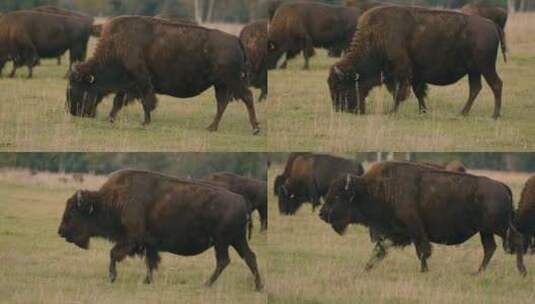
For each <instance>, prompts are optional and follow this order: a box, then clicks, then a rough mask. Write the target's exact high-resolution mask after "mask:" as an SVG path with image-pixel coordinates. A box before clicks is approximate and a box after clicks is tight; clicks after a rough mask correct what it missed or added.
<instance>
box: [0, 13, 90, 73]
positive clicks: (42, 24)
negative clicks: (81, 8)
mask: <svg viewBox="0 0 535 304" xmlns="http://www.w3.org/2000/svg"><path fill="white" fill-rule="evenodd" d="M90 34H91V27H90V26H89V25H88V23H87V22H86V21H84V20H82V19H79V18H72V17H68V16H63V15H58V14H50V13H44V12H38V11H16V12H12V13H9V14H6V15H4V17H2V19H0V74H1V71H2V69H3V67H4V65H5V63H6V62H7V61H8V60H12V61H13V70H12V71H11V73H10V75H9V76H10V77H14V76H15V72H16V70H17V68H19V67H21V66H23V65H26V66H28V71H29V74H28V77H29V78H31V77H32V75H33V67H34V66H35V65H37V64H38V63H39V59H40V58H56V57H58V56H60V55H61V54H63V53H65V52H66V51H67V50H68V51H69V53H70V63H71V64H72V63H74V62H75V61H80V60H84V59H85V54H86V49H87V42H88V40H89V36H90Z"/></svg>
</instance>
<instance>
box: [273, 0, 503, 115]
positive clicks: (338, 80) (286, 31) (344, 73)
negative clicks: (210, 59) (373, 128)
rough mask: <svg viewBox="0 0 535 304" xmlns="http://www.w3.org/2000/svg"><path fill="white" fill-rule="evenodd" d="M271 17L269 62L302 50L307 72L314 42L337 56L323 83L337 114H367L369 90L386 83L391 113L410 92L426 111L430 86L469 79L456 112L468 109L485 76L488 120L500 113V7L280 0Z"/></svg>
mask: <svg viewBox="0 0 535 304" xmlns="http://www.w3.org/2000/svg"><path fill="white" fill-rule="evenodd" d="M269 15H270V26H269V33H268V49H269V57H270V59H269V61H270V62H275V63H276V62H277V61H278V60H279V59H280V58H281V57H282V56H283V54H286V61H287V60H288V59H291V58H293V57H295V56H296V55H297V54H299V53H301V52H302V53H303V55H304V57H305V66H304V68H305V69H308V68H309V58H310V57H311V56H312V55H314V48H315V47H319V48H325V49H327V50H328V51H329V55H330V56H334V57H340V56H341V55H342V54H343V58H342V59H341V60H340V61H339V62H337V63H336V64H334V65H333V66H332V67H331V69H330V73H329V76H328V81H327V82H328V86H329V90H330V96H331V102H332V106H333V109H334V110H335V111H342V112H350V113H360V114H365V113H366V105H365V104H366V97H367V96H368V94H369V92H370V91H371V89H373V88H374V87H377V86H382V85H383V84H384V85H386V88H387V89H388V91H389V92H390V93H391V95H392V96H393V99H394V106H393V110H392V112H396V111H397V110H398V108H399V106H400V104H401V102H402V101H403V100H405V99H407V97H408V96H409V94H410V90H411V89H412V91H413V92H414V95H415V96H416V98H417V100H418V106H419V111H420V113H425V112H426V110H427V106H426V104H425V98H426V96H427V88H428V87H427V86H428V84H432V85H438V86H445V85H451V84H454V83H456V82H458V81H459V80H460V79H461V78H463V77H465V76H468V80H469V86H470V92H469V97H468V100H467V102H466V105H465V106H464V108H463V109H462V111H461V114H463V115H467V114H468V113H469V112H470V109H471V107H472V104H473V102H474V100H475V99H476V97H477V95H478V94H479V92H480V90H481V77H483V78H485V80H486V82H487V83H488V85H489V86H490V88H491V89H492V92H493V93H494V103H495V106H494V112H493V114H492V117H493V118H494V119H497V118H498V117H499V116H500V113H501V103H502V100H501V99H502V85H503V84H502V80H501V79H500V77H499V76H498V74H497V72H496V61H497V53H498V49H499V48H501V50H502V52H503V56H504V60H506V50H507V48H506V41H505V34H504V29H505V25H506V22H507V10H506V9H504V8H502V7H499V6H493V5H487V4H482V3H478V4H468V5H466V6H465V7H463V8H462V9H461V10H459V11H453V10H444V9H429V8H423V7H417V6H402V5H390V4H384V3H376V2H373V1H366V0H346V3H345V6H336V5H328V4H323V3H317V2H313V1H280V0H278V1H272V2H271V5H270V7H269ZM286 61H285V63H284V64H283V65H282V67H285V66H286Z"/></svg>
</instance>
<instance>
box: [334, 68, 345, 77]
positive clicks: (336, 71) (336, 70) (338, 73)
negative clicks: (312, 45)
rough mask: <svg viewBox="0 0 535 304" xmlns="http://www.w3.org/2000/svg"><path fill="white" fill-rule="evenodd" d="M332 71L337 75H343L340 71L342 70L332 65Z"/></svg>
mask: <svg viewBox="0 0 535 304" xmlns="http://www.w3.org/2000/svg"><path fill="white" fill-rule="evenodd" d="M334 73H335V74H336V75H338V77H344V72H342V70H340V68H339V67H337V66H334Z"/></svg>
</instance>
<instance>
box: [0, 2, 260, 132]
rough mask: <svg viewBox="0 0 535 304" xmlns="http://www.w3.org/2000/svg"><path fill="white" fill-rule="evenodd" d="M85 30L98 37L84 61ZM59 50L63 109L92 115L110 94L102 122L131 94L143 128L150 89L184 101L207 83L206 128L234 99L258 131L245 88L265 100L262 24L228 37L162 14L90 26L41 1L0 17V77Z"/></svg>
mask: <svg viewBox="0 0 535 304" xmlns="http://www.w3.org/2000/svg"><path fill="white" fill-rule="evenodd" d="M91 35H94V36H98V37H99V41H98V44H97V46H96V50H95V52H94V54H93V55H92V56H91V58H90V59H88V60H86V53H87V47H88V41H89V38H90V36H91ZM66 51H69V54H70V64H69V69H68V71H67V77H68V85H67V94H66V95H67V102H66V108H67V110H68V112H69V113H70V114H72V115H74V116H82V117H95V115H96V110H97V106H98V104H99V103H100V102H101V101H102V100H103V99H104V98H105V97H106V96H108V95H110V94H113V95H114V99H113V108H112V110H111V112H110V113H109V120H110V122H113V121H114V120H115V118H116V116H117V114H118V112H119V111H120V109H121V108H122V107H123V106H125V105H127V104H129V103H130V102H132V101H134V100H136V99H137V100H140V101H141V103H142V105H143V110H144V113H145V118H144V121H143V124H144V125H146V124H149V123H150V122H151V112H152V111H153V110H154V109H155V108H156V104H157V98H156V94H163V95H169V96H173V97H178V98H190V97H195V96H198V95H199V94H201V93H202V92H204V91H206V90H207V89H209V88H211V87H214V89H215V95H216V101H217V113H216V116H215V118H214V120H213V122H212V123H211V124H210V125H209V126H208V128H207V129H208V130H209V131H217V129H218V127H219V122H220V121H221V118H222V116H223V113H224V112H225V109H226V107H227V105H228V103H229V102H231V101H233V100H242V101H243V102H244V104H245V106H246V108H247V112H248V115H249V121H250V124H251V128H252V130H253V134H255V135H256V134H258V133H259V132H260V127H259V123H258V120H257V117H256V112H255V106H254V99H253V95H252V93H251V91H250V90H249V87H250V86H254V87H256V88H259V89H261V95H260V98H259V100H263V99H265V98H266V97H267V22H264V21H257V22H252V23H251V24H249V25H247V26H245V27H244V28H243V31H242V33H241V35H240V37H236V36H234V35H230V34H227V33H224V32H222V31H219V30H214V29H208V28H206V27H202V26H200V25H198V24H197V23H196V22H195V21H192V20H188V19H184V18H176V17H175V16H168V15H159V16H155V17H142V16H119V17H115V18H111V19H109V20H107V22H105V23H104V24H96V23H95V22H94V19H93V18H92V17H89V16H87V15H83V14H81V13H78V12H74V11H67V10H64V9H60V8H57V7H53V6H42V7H36V8H34V9H31V10H21V11H14V12H11V13H8V14H5V15H3V16H1V17H0V75H1V72H2V69H3V67H4V66H5V64H6V63H7V62H8V61H12V63H13V70H12V71H11V73H10V74H9V76H10V77H14V75H15V73H16V70H17V68H19V67H21V66H27V67H28V71H29V73H28V77H29V78H31V77H32V75H33V68H34V67H35V66H36V65H38V64H39V63H40V59H42V58H58V62H60V57H61V56H62V55H63V54H64V53H65V52H66Z"/></svg>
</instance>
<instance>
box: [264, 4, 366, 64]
mask: <svg viewBox="0 0 535 304" xmlns="http://www.w3.org/2000/svg"><path fill="white" fill-rule="evenodd" d="M360 14H361V10H360V9H357V8H352V7H343V6H333V5H328V4H322V3H316V2H295V3H284V4H282V5H281V6H280V7H279V8H278V9H277V10H276V12H275V15H274V16H273V19H272V20H271V23H270V27H269V30H268V50H269V56H270V60H269V61H277V60H278V59H279V58H280V57H281V56H282V54H284V53H289V54H291V55H297V54H299V53H300V52H301V51H303V53H304V56H305V66H304V68H305V69H308V68H309V58H310V56H311V55H312V52H313V50H314V47H322V48H326V49H335V50H345V49H347V48H348V47H349V44H350V42H351V38H352V37H353V34H354V33H355V30H356V26H357V20H358V18H359V16H360ZM287 57H288V56H287Z"/></svg>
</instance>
